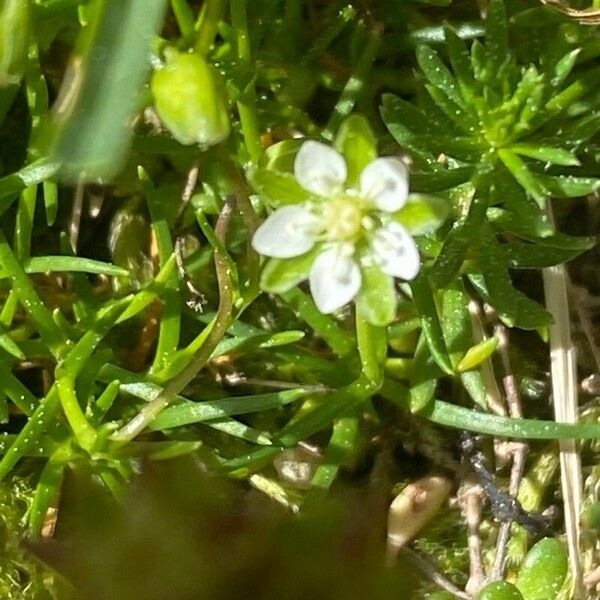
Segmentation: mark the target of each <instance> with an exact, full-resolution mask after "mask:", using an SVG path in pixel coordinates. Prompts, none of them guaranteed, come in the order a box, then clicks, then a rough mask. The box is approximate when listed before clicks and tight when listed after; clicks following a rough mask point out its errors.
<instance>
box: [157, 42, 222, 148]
mask: <svg viewBox="0 0 600 600" xmlns="http://www.w3.org/2000/svg"><path fill="white" fill-rule="evenodd" d="M165 55H166V64H165V66H164V67H163V68H162V69H159V70H158V71H155V73H154V74H153V76H152V80H151V82H150V86H151V89H152V94H153V95H154V102H155V107H156V111H157V113H158V115H159V117H160V118H161V119H162V121H163V123H164V124H165V126H166V127H167V129H168V130H169V131H170V132H171V134H172V135H173V137H174V138H175V139H176V140H177V141H178V142H180V143H181V144H186V145H187V144H200V145H202V146H212V145H214V144H218V143H219V142H221V141H223V140H224V139H225V138H226V137H227V136H228V135H229V130H230V124H229V114H228V111H227V106H226V103H225V99H224V87H223V85H222V82H221V79H220V75H219V73H218V72H217V71H216V70H215V69H214V68H213V67H212V66H211V65H209V64H208V63H207V62H206V61H205V60H204V58H202V57H201V56H199V55H198V54H188V53H184V52H178V51H176V50H173V49H169V50H167V52H165Z"/></svg>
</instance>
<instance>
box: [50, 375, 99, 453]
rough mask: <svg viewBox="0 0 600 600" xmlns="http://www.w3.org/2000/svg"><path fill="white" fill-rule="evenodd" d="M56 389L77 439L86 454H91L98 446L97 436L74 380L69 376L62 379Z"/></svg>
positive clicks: (58, 381) (57, 383)
mask: <svg viewBox="0 0 600 600" xmlns="http://www.w3.org/2000/svg"><path fill="white" fill-rule="evenodd" d="M56 389H57V391H58V397H59V398H60V403H61V405H62V409H63V411H64V413H65V416H66V417H67V421H68V422H69V425H70V426H71V429H72V430H73V434H74V435H75V439H76V440H77V442H78V444H79V445H80V446H81V447H82V448H83V449H84V450H85V451H86V452H91V451H92V450H93V448H94V446H95V444H96V439H97V434H96V430H95V429H94V428H93V427H92V426H91V425H90V424H89V423H88V420H87V419H86V418H85V415H84V414H83V410H82V409H81V406H80V405H79V400H78V399H77V394H76V393H75V385H74V382H73V378H72V377H69V376H68V375H65V376H64V377H61V378H60V379H58V380H57V382H56Z"/></svg>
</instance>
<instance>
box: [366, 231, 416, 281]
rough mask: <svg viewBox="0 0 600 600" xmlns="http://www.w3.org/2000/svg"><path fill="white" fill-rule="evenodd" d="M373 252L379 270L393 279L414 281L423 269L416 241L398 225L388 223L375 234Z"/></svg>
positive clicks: (372, 245)
mask: <svg viewBox="0 0 600 600" xmlns="http://www.w3.org/2000/svg"><path fill="white" fill-rule="evenodd" d="M371 250H372V251H373V256H374V258H375V262H376V263H377V264H378V265H379V268H380V269H381V270H382V271H383V272H384V273H387V274H388V275H391V276H392V277H400V278H402V279H408V280H410V279H414V278H415V277H416V276H417V273H418V272H419V269H420V268H421V257H420V256H419V250H418V248H417V245H416V244H415V242H414V240H413V239H412V237H411V236H410V234H409V233H408V231H406V229H404V227H402V225H399V224H398V223H394V222H392V223H388V224H387V225H384V226H383V227H381V228H380V229H378V230H377V231H376V232H375V235H374V236H373V240H372V241H371Z"/></svg>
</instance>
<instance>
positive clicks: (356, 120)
mask: <svg viewBox="0 0 600 600" xmlns="http://www.w3.org/2000/svg"><path fill="white" fill-rule="evenodd" d="M333 145H334V147H335V149H336V150H337V151H338V152H340V153H341V154H342V155H343V156H344V158H345V159H346V166H347V167H348V178H347V182H348V185H349V186H351V187H355V188H357V187H358V182H359V178H360V174H361V172H362V170H363V169H364V168H365V167H366V166H367V165H368V164H369V163H370V162H371V161H373V160H375V159H376V158H377V140H376V139H375V135H374V134H373V130H372V129H371V126H370V125H369V121H368V120H367V119H366V118H365V117H363V116H362V115H351V116H349V117H348V118H347V119H345V120H344V122H343V123H342V124H341V125H340V128H339V130H338V133H337V135H336V137H335V140H334V143H333Z"/></svg>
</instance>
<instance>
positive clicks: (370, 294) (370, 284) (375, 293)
mask: <svg viewBox="0 0 600 600" xmlns="http://www.w3.org/2000/svg"><path fill="white" fill-rule="evenodd" d="M361 273H362V286H361V289H360V293H359V295H358V298H357V300H356V304H357V307H358V309H359V311H360V312H361V314H362V315H363V317H364V318H365V320H367V321H368V322H369V323H370V324H371V325H376V326H378V327H384V326H386V325H389V324H390V323H391V322H392V321H393V320H394V318H395V316H396V308H397V307H398V297H397V295H396V290H395V289H394V279H393V277H391V276H390V275H386V274H385V273H384V272H383V271H381V269H379V267H377V266H375V265H373V266H368V267H362V269H361Z"/></svg>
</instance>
